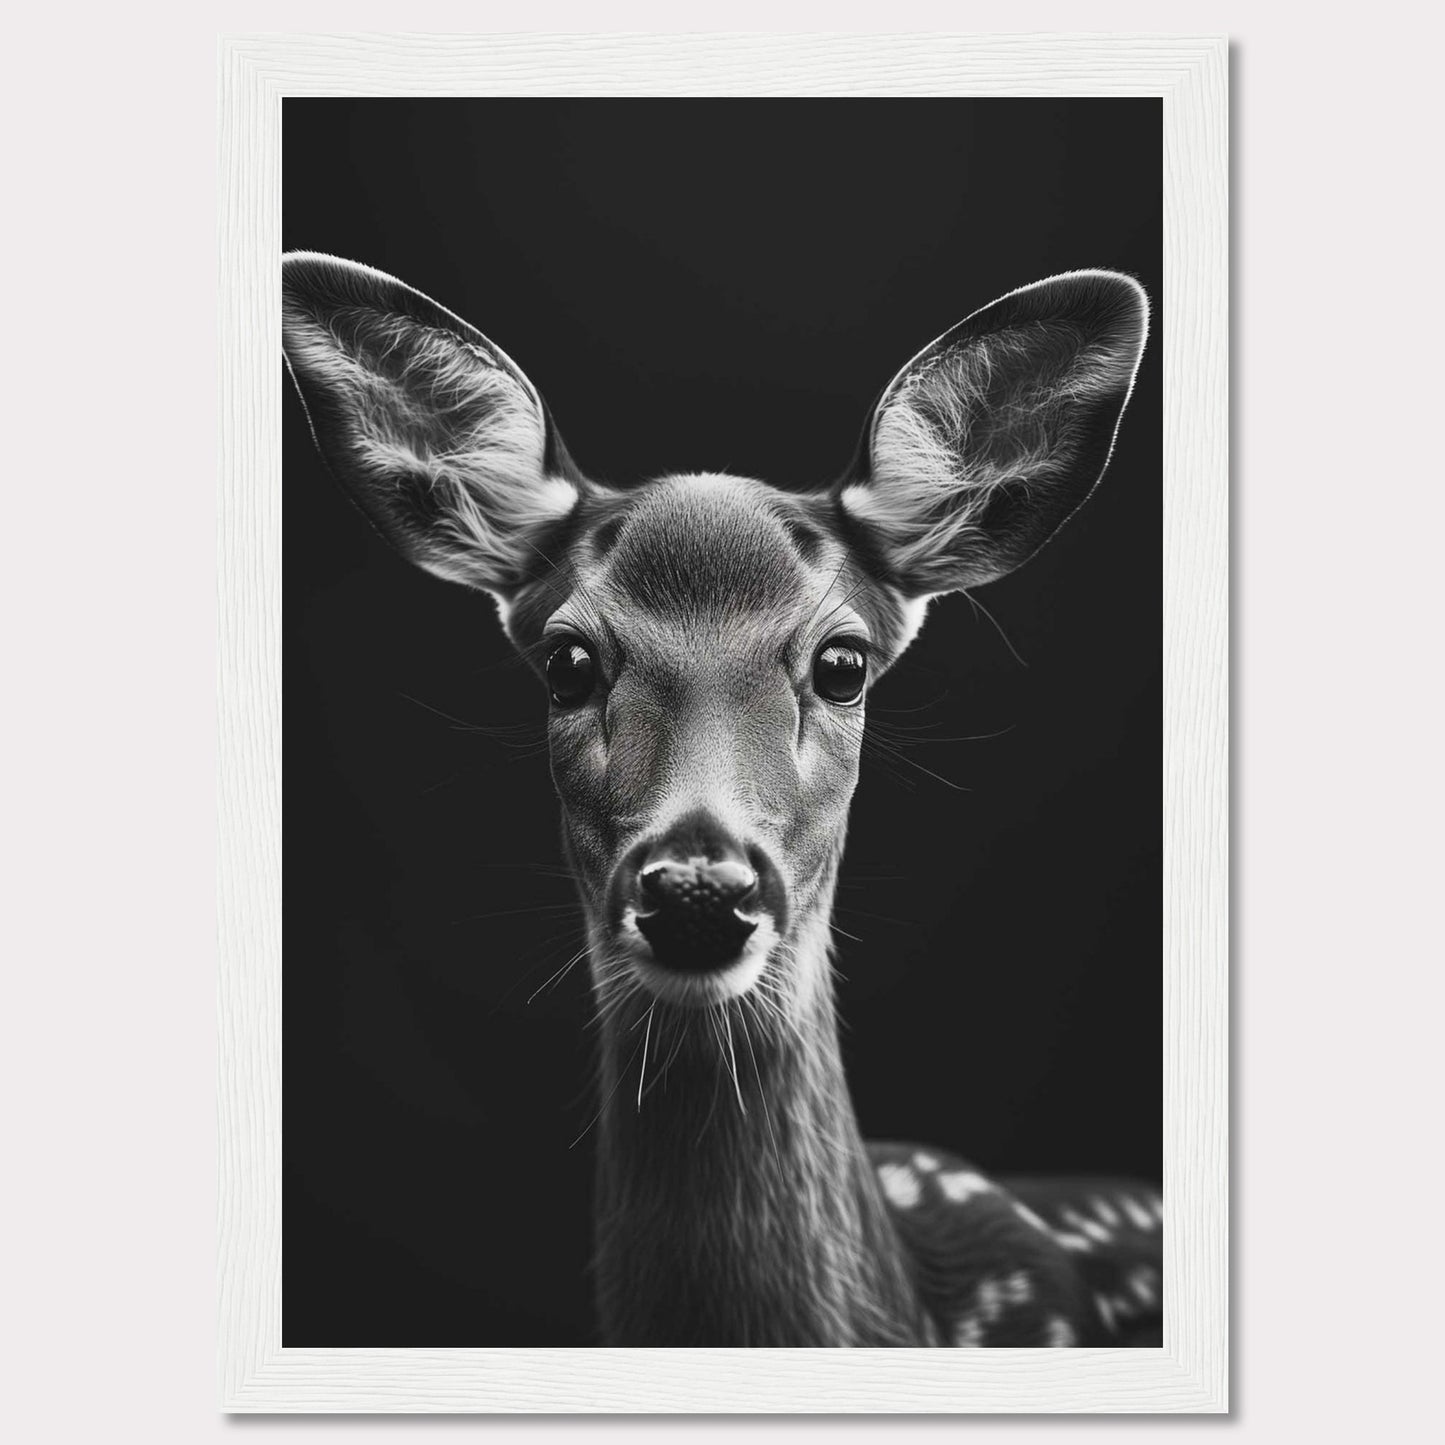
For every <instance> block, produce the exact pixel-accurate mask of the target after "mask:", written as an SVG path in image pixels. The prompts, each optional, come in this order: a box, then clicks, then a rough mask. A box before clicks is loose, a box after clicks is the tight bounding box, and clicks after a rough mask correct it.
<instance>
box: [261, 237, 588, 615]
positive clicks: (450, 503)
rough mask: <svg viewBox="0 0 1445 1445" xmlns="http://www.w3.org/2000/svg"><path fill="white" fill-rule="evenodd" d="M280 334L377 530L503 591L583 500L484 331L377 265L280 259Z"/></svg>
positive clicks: (341, 469)
mask: <svg viewBox="0 0 1445 1445" xmlns="http://www.w3.org/2000/svg"><path fill="white" fill-rule="evenodd" d="M282 296H283V310H282V337H283V342H284V345H285V351H286V360H287V363H288V364H289V366H290V370H291V375H292V377H293V378H294V380H295V382H296V386H297V389H298V390H299V391H300V393H301V398H302V401H303V402H304V404H305V406H306V410H307V414H308V416H309V417H310V421H311V429H312V433H313V435H314V436H315V438H316V443H317V446H318V447H319V448H320V449H321V453H322V455H323V456H324V457H325V458H326V461H327V464H328V465H329V466H330V468H331V470H332V472H333V473H334V474H335V475H336V478H337V480H338V481H340V482H341V484H342V486H343V487H345V489H346V490H347V492H348V493H349V494H350V496H351V498H352V500H353V501H355V502H356V503H357V505H358V506H359V507H360V508H361V510H362V511H363V512H364V513H365V514H366V515H367V517H368V518H369V519H370V520H371V522H372V524H373V525H374V526H375V527H376V528H377V530H378V531H379V532H380V533H381V534H382V535H383V536H384V537H385V538H386V539H387V540H388V541H389V542H391V543H392V545H393V546H395V547H396V548H397V550H398V551H400V552H401V553H402V554H403V555H404V556H406V557H407V558H409V559H410V560H411V561H413V562H415V563H417V565H419V566H421V567H424V568H425V569H426V570H427V571H428V572H432V573H435V574H436V575H437V576H438V577H444V578H446V579H447V580H448V581H452V582H462V583H465V584H467V585H469V586H473V587H481V588H485V589H486V590H487V591H489V592H493V593H495V594H497V595H498V596H499V597H501V598H503V599H504V600H505V599H507V598H509V597H510V595H511V594H512V593H514V592H515V591H516V590H517V589H518V588H520V587H521V586H522V585H524V584H525V583H526V582H527V581H528V580H529V578H530V577H531V576H532V575H534V574H535V573H536V571H537V563H538V560H539V558H540V556H541V553H540V550H539V546H538V544H539V542H540V541H541V539H543V538H544V537H545V535H546V534H547V532H548V531H549V530H550V529H551V528H552V527H554V526H555V525H556V523H558V522H559V521H561V520H562V519H564V518H565V517H566V516H567V515H568V514H569V513H570V512H571V511H572V509H573V507H574V506H575V505H576V504H577V500H578V491H577V487H576V486H575V485H574V484H573V483H572V482H570V481H567V480H565V479H564V478H561V477H557V476H552V475H549V474H548V466H547V460H548V452H549V422H548V419H547V413H546V409H545V407H544V406H543V404H542V399H541V397H540V396H539V395H538V394H537V390H536V388H535V387H534V386H533V385H532V383H531V382H530V381H528V380H527V378H526V377H525V376H524V375H523V374H522V372H521V371H520V370H519V369H518V368H517V366H516V365H515V363H514V362H512V361H511V359H510V358H509V357H507V356H506V355H505V353H503V352H502V351H501V350H500V349H498V348H497V347H495V346H493V345H492V343H491V342H490V341H488V340H487V339H486V337H484V336H483V335H482V334H481V333H480V332H479V331H476V330H474V329H473V328H472V327H470V326H468V325H467V323H466V322H465V321H462V320H460V319H459V318H458V317H456V316H453V315H452V314H451V312H449V311H447V310H445V309H444V308H443V307H441V306H438V305H437V304H436V302H434V301H432V300H430V299H429V298H427V297H425V296H423V295H422V294H421V293H420V292H419V291H413V290H412V289H411V287H409V286H404V285H403V284H402V283H401V282H400V281H397V280H395V279H393V278H392V277H390V276H387V275H384V274H383V273H382V272H380V271H373V270H372V269H371V268H370V267H369V266H360V265H357V264H356V263H355V262H351V261H341V260H337V259H336V258H335V257H332V256H320V255H315V254H312V253H309V252H293V253H292V254H290V255H287V256H286V257H284V258H283V260H282Z"/></svg>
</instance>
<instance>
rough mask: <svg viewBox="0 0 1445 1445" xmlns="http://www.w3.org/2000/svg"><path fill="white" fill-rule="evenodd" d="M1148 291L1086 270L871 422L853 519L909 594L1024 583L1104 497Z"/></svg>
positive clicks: (908, 379)
mask: <svg viewBox="0 0 1445 1445" xmlns="http://www.w3.org/2000/svg"><path fill="white" fill-rule="evenodd" d="M1148 325H1149V305H1148V301H1147V299H1146V298H1145V295H1144V291H1143V288H1142V287H1141V286H1139V284H1138V283H1137V282H1135V281H1133V280H1131V279H1130V278H1129V277H1128V276H1123V275H1120V274H1118V273H1117V272H1113V271H1073V272H1069V273H1068V274H1066V275H1063V276H1054V277H1052V278H1050V279H1049V280H1047V281H1039V282H1037V283H1036V284H1034V285H1032V286H1025V287H1024V288H1023V289H1022V290H1019V291H1014V292H1011V293H1010V294H1009V295H1007V296H1005V297H1003V298H1002V299H1001V300H998V301H995V302H993V304H992V305H989V306H985V307H984V308H983V310H982V311H976V312H974V314H973V315H972V316H970V317H968V318H967V320H965V321H961V322H960V323H959V324H958V325H957V326H955V327H954V328H953V329H952V330H951V331H948V332H945V333H944V335H943V336H941V337H939V339H938V340H937V341H935V342H934V343H933V344H932V345H931V346H928V347H925V348H924V350H922V351H921V352H919V354H918V355H917V356H915V357H914V358H913V360H912V361H910V362H909V363H908V365H907V366H905V367H904V368H903V370H902V371H900V372H899V373H898V375H897V376H896V377H894V379H893V381H892V382H891V383H890V384H889V385H888V387H887V389H886V390H885V391H884V393H883V395H882V397H881V398H880V400H879V401H878V404H877V406H876V407H875V408H874V410H873V414H872V416H871V418H870V420H869V424H868V428H867V430H866V432H865V434H864V447H863V450H862V452H861V453H860V458H859V464H858V465H857V466H856V467H855V469H854V472H853V474H852V475H851V476H850V477H849V478H847V479H846V480H845V483H844V486H843V489H842V492H841V501H842V505H843V508H844V510H845V511H846V512H847V513H848V514H849V515H850V516H851V517H852V519H853V520H854V522H855V523H856V524H857V525H859V526H860V527H861V528H862V529H863V530H864V532H865V533H866V534H867V535H868V537H869V539H870V542H871V544H872V546H873V548H874V549H875V551H876V553H877V554H878V555H879V556H880V557H881V559H882V562H883V565H884V567H885V569H886V570H887V571H888V572H889V573H890V574H891V576H892V579H893V580H894V581H895V582H896V584H897V585H898V587H899V588H900V589H901V590H902V591H903V592H905V593H906V594H907V595H909V596H915V597H923V596H929V595H932V594H935V593H939V592H954V591H958V590H960V589H962V588H965V587H977V586H979V585H981V584H982V583H984V582H991V581H993V580H994V579H995V578H997V577H1002V576H1003V575H1004V574H1005V573H1007V572H1011V571H1012V570H1013V569H1014V568H1015V567H1017V566H1019V564H1020V563H1022V562H1024V561H1026V560H1027V559H1028V558H1029V557H1030V556H1032V555H1033V553H1034V552H1036V551H1037V550H1038V549H1039V548H1040V547H1041V546H1043V544H1044V543H1045V542H1046V541H1048V539H1049V538H1050V537H1051V536H1052V535H1053V534H1054V532H1056V531H1057V530H1058V529H1059V527H1060V526H1062V525H1063V523H1064V521H1065V520H1066V519H1067V518H1068V516H1069V514H1070V513H1071V512H1073V511H1074V509H1075V508H1076V507H1078V506H1079V504H1080V503H1081V502H1083V500H1084V499H1085V498H1086V497H1087V496H1088V495H1089V493H1090V492H1091V491H1092V490H1093V487H1094V484H1095V483H1096V482H1097V481H1098V479H1099V477H1100V475H1101V474H1102V472H1103V470H1104V467H1105V465H1106V464H1107V462H1108V460H1109V453H1110V451H1111V449H1112V448H1113V445H1114V433H1115V431H1116V430H1117V429H1118V425H1119V418H1120V416H1121V415H1122V414H1123V411H1124V405H1125V403H1126V402H1127V401H1128V399H1129V391H1130V388H1131V387H1132V385H1133V382H1134V373H1135V371H1136V370H1137V369H1138V366H1139V358H1140V357H1141V355H1142V354H1143V351H1144V340H1145V337H1146V335H1147V332H1148Z"/></svg>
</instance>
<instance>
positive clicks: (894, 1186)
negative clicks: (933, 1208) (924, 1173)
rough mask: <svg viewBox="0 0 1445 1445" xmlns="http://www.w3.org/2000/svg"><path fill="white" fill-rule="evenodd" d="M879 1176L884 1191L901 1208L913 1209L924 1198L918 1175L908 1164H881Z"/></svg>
mask: <svg viewBox="0 0 1445 1445" xmlns="http://www.w3.org/2000/svg"><path fill="white" fill-rule="evenodd" d="M878 1178H879V1180H880V1181H881V1182H882V1185H883V1192H884V1193H885V1194H886V1195H887V1196H888V1198H889V1200H890V1201H891V1202H892V1203H893V1204H896V1205H897V1206H898V1208H899V1209H913V1208H915V1207H916V1206H917V1204H918V1201H919V1200H920V1199H922V1198H923V1189H922V1186H921V1185H920V1184H919V1182H918V1176H917V1175H916V1174H915V1173H914V1172H913V1171H912V1170H911V1169H910V1168H908V1166H907V1165H906V1164H882V1165H879V1168H878Z"/></svg>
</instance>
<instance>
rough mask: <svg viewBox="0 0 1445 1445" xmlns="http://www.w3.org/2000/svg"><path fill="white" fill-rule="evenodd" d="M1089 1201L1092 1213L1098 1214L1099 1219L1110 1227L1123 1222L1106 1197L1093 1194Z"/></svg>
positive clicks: (1114, 1227) (1115, 1227)
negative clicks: (1102, 1197)
mask: <svg viewBox="0 0 1445 1445" xmlns="http://www.w3.org/2000/svg"><path fill="white" fill-rule="evenodd" d="M1089 1203H1090V1205H1091V1206H1092V1207H1093V1210H1094V1213H1095V1214H1097V1215H1098V1216H1099V1219H1100V1220H1101V1221H1102V1222H1103V1223H1104V1224H1107V1225H1108V1226H1109V1227H1110V1228H1111V1229H1117V1228H1118V1227H1119V1225H1120V1224H1122V1223H1123V1220H1121V1219H1120V1218H1119V1211H1118V1210H1117V1209H1115V1208H1114V1206H1113V1205H1112V1204H1110V1203H1109V1201H1108V1200H1107V1199H1101V1198H1100V1197H1099V1196H1098V1195H1095V1196H1094V1197H1093V1198H1092V1199H1090V1200H1089Z"/></svg>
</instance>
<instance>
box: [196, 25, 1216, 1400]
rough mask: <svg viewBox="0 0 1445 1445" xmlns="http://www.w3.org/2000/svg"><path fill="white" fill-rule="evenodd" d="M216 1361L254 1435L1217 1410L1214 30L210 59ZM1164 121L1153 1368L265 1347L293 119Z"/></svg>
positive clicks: (541, 43) (948, 1354)
mask: <svg viewBox="0 0 1445 1445" xmlns="http://www.w3.org/2000/svg"><path fill="white" fill-rule="evenodd" d="M220 82H221V83H220V154H219V167H220V173H219V210H220V218H219V239H220V276H219V286H220V332H221V354H220V378H221V396H220V408H219V416H220V436H219V448H220V451H219V465H220V474H221V485H220V492H219V500H218V518H219V522H218V526H219V538H218V542H219V551H220V559H219V566H220V580H219V618H220V623H219V631H220V636H219V678H218V686H219V710H220V754H221V765H220V779H219V807H220V839H219V842H220V858H219V885H218V886H219V954H220V972H219V983H218V1009H219V1025H218V1026H219V1052H220V1063H219V1090H218V1129H219V1159H220V1180H219V1225H220V1255H219V1273H220V1280H219V1285H220V1288H219V1306H220V1331H219V1365H220V1386H221V1388H220V1397H221V1407H222V1408H223V1409H224V1410H227V1411H233V1412H248V1413H249V1412H260V1413H292V1412H310V1413H339V1412H362V1413H382V1412H401V1413H407V1412H412V1413H426V1412H445V1413H463V1412H477V1413H494V1414H501V1413H524V1412H525V1413H541V1414H582V1413H595V1412H607V1413H652V1412H675V1413H688V1414H722V1413H755V1414H791V1413H816V1414H852V1413H911V1414H945V1413H985V1414H987V1413H1025V1414H1027V1413H1040V1414H1044V1413H1061V1412H1068V1413H1073V1412H1090V1413H1119V1412H1130V1413H1140V1412H1145V1413H1148V1412H1153V1413H1158V1412H1171V1413H1174V1412H1177V1413H1218V1412H1224V1411H1227V1409H1228V1391H1227V1381H1228V1345H1229V1329H1228V1323H1229V1303H1228V1285H1229V1211H1228V1206H1229V1178H1228V1163H1229V1153H1228V1119H1229V1073H1228V1059H1229V1007H1228V985H1229V917H1228V910H1229V900H1228V879H1229V870H1228V863H1229V826H1228V825H1229V807H1228V805H1229V741H1228V720H1229V710H1228V701H1229V700H1228V638H1229V626H1228V622H1229V605H1228V602H1229V556H1228V537H1229V525H1228V524H1229V457H1228V434H1229V405H1228V356H1229V349H1228V317H1229V281H1228V237H1229V209H1228V208H1229V194H1228V45H1227V41H1226V39H1225V37H1223V36H1217V35H1203V36H1194V35H1189V36H1182V35H1156V34H1109V35H1006V34H979V35H961V34H913V35H898V34H893V35H887V34H847V35H842V34H824V35H764V34H731V33H729V34H689V35H659V34H570V35H515V34H514V35H479V34H469V35H462V34H455V35H385V34H368V35H351V36H348V35H332V34H328V35H286V34H273V35H237V36H226V37H223V38H222V40H221V46H220ZM301 96H406V97H418V98H421V97H442V96H451V97H486V96H554V97H556V96H739V97H742V96H819V97H822V96H852V97H862V96H958V97H989V96H1052V97H1061V96H1068V97H1082V96H1134V97H1156V98H1159V99H1161V100H1162V102H1163V105H1162V112H1163V128H1164V134H1163V142H1164V176H1163V188H1164V216H1163V221H1164V247H1163V295H1162V296H1161V297H1158V298H1156V300H1157V302H1158V306H1157V317H1158V324H1157V333H1156V334H1157V336H1158V338H1159V342H1160V344H1162V348H1163V367H1164V450H1163V457H1162V459H1161V460H1162V468H1163V473H1162V483H1163V505H1164V523H1163V536H1162V544H1163V551H1162V566H1163V593H1162V597H1163V677H1164V686H1163V743H1164V767H1163V861H1164V895H1163V903H1164V935H1163V940H1162V960H1163V1018H1162V1027H1163V1030H1164V1070H1163V1080H1162V1086H1163V1103H1164V1138H1163V1159H1164V1167H1163V1195H1164V1199H1165V1202H1166V1211H1167V1219H1168V1227H1167V1228H1166V1230H1165V1234H1164V1299H1165V1306H1166V1308H1165V1320H1164V1345H1163V1347H1162V1348H1154V1349H1073V1350H1048V1349H983V1350H872V1349H866V1350H848V1351H835V1350H802V1349H798V1350H787V1349H784V1350H749V1349H701V1350H700V1349H649V1350H630V1349H525V1348H499V1349H413V1348H398V1349H384V1348H375V1349H351V1348H345V1349H342V1348H336V1349H325V1348H305V1349H300V1348H289V1349H288V1348H285V1347H284V1346H283V1345H282V1343H281V1293H282V1271H281V1258H282V1227H281V1173H282V1171H281V1090H282V1079H281V1038H282V989H281V978H282V974H281V967H282V963H281V959H282V942H281V939H282V932H281V920H282V901H281V893H282V888H281V856H282V823H281V818H282V787H281V779H282V770H281V764H282V729H281V708H282V687H281V607H282V587H281V575H282V573H281V556H282V551H281V545H282V542H281V538H282V523H281V512H282V486H281V403H282V396H283V390H282V381H283V377H282V368H281V366H280V356H281V285H280V255H281V104H282V101H283V100H284V99H286V98H289V97H301Z"/></svg>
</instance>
